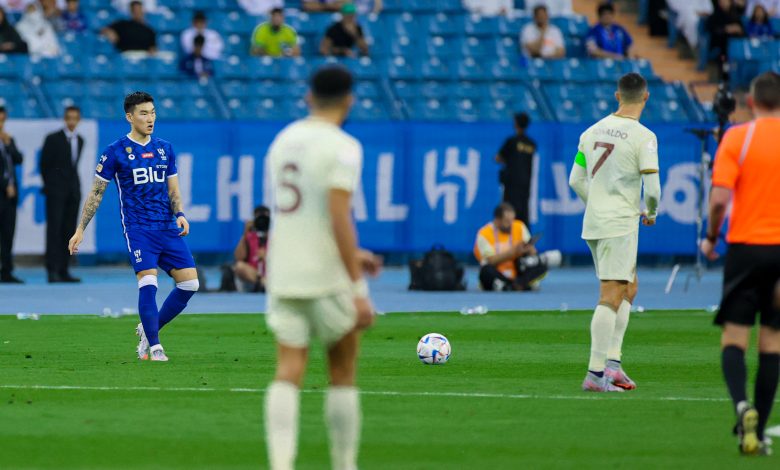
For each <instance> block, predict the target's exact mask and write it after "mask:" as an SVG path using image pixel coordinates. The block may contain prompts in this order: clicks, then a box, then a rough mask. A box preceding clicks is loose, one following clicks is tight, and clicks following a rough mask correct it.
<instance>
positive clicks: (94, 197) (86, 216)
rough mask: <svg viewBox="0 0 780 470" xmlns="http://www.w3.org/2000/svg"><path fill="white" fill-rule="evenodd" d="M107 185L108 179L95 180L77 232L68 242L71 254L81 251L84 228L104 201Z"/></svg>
mask: <svg viewBox="0 0 780 470" xmlns="http://www.w3.org/2000/svg"><path fill="white" fill-rule="evenodd" d="M107 187H108V181H105V180H103V179H100V178H95V181H94V182H93V183H92V190H91V191H90V192H89V197H88V198H87V202H85V203H84V210H83V211H82V212H81V223H80V224H79V226H78V227H77V228H76V233H74V234H73V236H72V237H71V239H70V242H68V251H70V254H71V255H74V254H76V253H78V252H79V245H80V244H81V241H82V240H83V239H84V230H86V228H87V225H89V222H90V221H91V220H92V218H93V217H94V216H95V213H96V212H97V210H98V207H100V203H101V202H102V201H103V194H104V193H105V192H106V188H107Z"/></svg>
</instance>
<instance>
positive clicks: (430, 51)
mask: <svg viewBox="0 0 780 470" xmlns="http://www.w3.org/2000/svg"><path fill="white" fill-rule="evenodd" d="M457 42H458V41H456V40H454V39H453V38H446V37H444V36H429V37H428V38H426V40H425V52H426V53H427V55H429V56H431V57H438V58H439V59H441V60H446V59H448V58H452V57H457V56H459V55H460V48H459V47H458V46H457V45H456V43H457ZM417 47H418V48H419V45H418V46H417ZM417 54H419V52H417Z"/></svg>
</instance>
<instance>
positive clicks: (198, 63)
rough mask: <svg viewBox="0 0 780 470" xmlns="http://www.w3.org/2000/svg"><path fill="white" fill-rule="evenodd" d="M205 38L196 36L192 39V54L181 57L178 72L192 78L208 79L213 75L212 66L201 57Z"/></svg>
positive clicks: (206, 59) (209, 61)
mask: <svg viewBox="0 0 780 470" xmlns="http://www.w3.org/2000/svg"><path fill="white" fill-rule="evenodd" d="M205 43H206V38H205V37H203V36H202V35H200V34H198V35H197V36H195V37H194V38H193V39H192V47H191V49H192V52H190V53H189V54H187V55H186V56H184V57H182V59H181V61H180V62H179V70H181V71H182V72H184V73H186V74H187V75H189V76H191V77H194V78H203V79H206V78H209V77H211V76H212V75H214V65H213V64H212V63H211V60H209V59H208V58H207V57H206V56H204V55H203V47H204V44H205Z"/></svg>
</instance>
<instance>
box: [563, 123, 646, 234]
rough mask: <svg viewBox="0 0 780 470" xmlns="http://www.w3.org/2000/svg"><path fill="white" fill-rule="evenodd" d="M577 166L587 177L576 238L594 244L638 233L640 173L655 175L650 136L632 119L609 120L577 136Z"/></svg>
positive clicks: (640, 189) (640, 190)
mask: <svg viewBox="0 0 780 470" xmlns="http://www.w3.org/2000/svg"><path fill="white" fill-rule="evenodd" d="M583 159H584V161H583ZM577 164H579V165H582V166H584V167H585V170H586V172H587V174H588V203H587V205H586V207H585V217H584V220H583V223H582V238H584V239H585V240H600V239H605V238H613V237H621V236H624V235H628V234H630V233H632V232H634V231H637V230H639V216H640V214H641V206H640V203H641V200H640V198H641V193H642V175H641V172H643V171H646V170H656V171H658V140H657V139H656V137H655V134H654V133H653V132H651V131H650V130H649V129H648V128H646V127H645V126H643V125H642V124H640V123H639V121H637V120H635V119H631V118H626V117H620V116H616V115H614V114H612V115H609V116H607V117H605V118H604V119H602V120H601V121H599V122H597V123H596V124H594V125H593V126H591V127H590V128H589V129H588V130H586V131H585V132H583V134H582V135H581V136H580V144H579V153H577Z"/></svg>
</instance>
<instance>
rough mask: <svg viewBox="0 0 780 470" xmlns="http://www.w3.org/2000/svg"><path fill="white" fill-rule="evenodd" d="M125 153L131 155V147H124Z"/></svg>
mask: <svg viewBox="0 0 780 470" xmlns="http://www.w3.org/2000/svg"><path fill="white" fill-rule="evenodd" d="M125 152H127V153H133V147H125Z"/></svg>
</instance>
